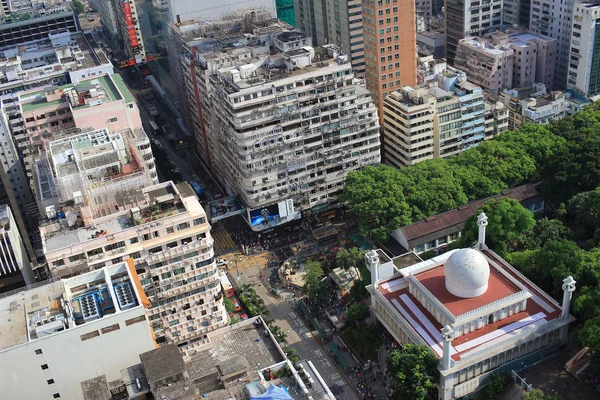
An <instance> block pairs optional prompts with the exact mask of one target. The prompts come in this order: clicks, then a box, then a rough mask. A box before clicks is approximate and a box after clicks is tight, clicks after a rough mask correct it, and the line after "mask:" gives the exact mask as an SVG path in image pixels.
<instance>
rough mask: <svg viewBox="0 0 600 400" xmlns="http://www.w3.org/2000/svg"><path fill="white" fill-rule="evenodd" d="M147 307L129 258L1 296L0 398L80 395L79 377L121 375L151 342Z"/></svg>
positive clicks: (133, 383)
mask: <svg viewBox="0 0 600 400" xmlns="http://www.w3.org/2000/svg"><path fill="white" fill-rule="evenodd" d="M148 306H149V303H148V300H147V298H146V296H145V295H144V292H143V290H142V289H141V287H140V284H139V279H138V278H137V276H136V272H135V268H134V265H133V262H132V261H131V260H127V261H121V262H118V263H114V264H113V265H111V266H107V267H102V268H99V269H97V270H95V271H91V272H88V273H85V274H82V275H79V276H76V277H73V278H70V279H64V280H58V281H54V282H50V283H47V284H45V285H42V286H37V287H35V288H33V289H30V290H25V291H21V292H17V293H14V294H11V295H9V296H5V297H3V298H1V299H0V321H1V323H0V329H2V331H3V332H4V333H3V334H2V335H1V336H0V360H2V362H0V386H2V395H3V397H5V398H7V399H40V398H44V399H52V398H55V399H59V398H60V399H83V398H84V395H83V388H82V386H83V385H82V382H83V381H86V380H89V379H92V378H97V377H98V376H101V375H105V378H106V379H107V380H108V381H111V382H112V381H117V380H122V379H123V377H122V375H121V374H122V370H126V369H127V368H128V367H131V366H133V365H136V364H139V354H140V353H143V352H146V351H150V350H153V349H154V347H155V342H154V340H153V338H152V332H151V330H150V326H149V324H148V319H147V317H146V315H145V311H144V309H145V307H148ZM129 384H130V385H133V386H136V382H135V379H133V382H131V381H130V382H129ZM138 384H139V383H138ZM105 385H106V381H105Z"/></svg>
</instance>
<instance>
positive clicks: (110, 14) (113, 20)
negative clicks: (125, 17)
mask: <svg viewBox="0 0 600 400" xmlns="http://www.w3.org/2000/svg"><path fill="white" fill-rule="evenodd" d="M95 9H97V10H98V14H100V22H101V23H102V27H103V28H104V34H105V35H107V36H109V37H112V38H113V39H115V40H118V39H119V38H120V37H121V32H120V30H119V20H118V19H117V12H116V10H115V2H114V1H112V0H100V1H98V2H97V3H96V4H95Z"/></svg>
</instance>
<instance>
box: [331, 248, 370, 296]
mask: <svg viewBox="0 0 600 400" xmlns="http://www.w3.org/2000/svg"><path fill="white" fill-rule="evenodd" d="M365 254H366V251H363V250H360V249H359V248H358V247H352V248H349V249H342V250H340V251H339V252H338V253H337V254H336V256H335V266H336V267H338V268H343V269H345V270H346V271H352V269H351V268H356V269H358V271H359V273H360V277H354V278H355V279H354V285H353V286H352V288H351V289H350V295H351V296H352V298H353V299H354V300H356V301H362V300H364V299H366V298H368V297H369V292H368V291H367V289H366V287H367V286H368V285H370V284H371V273H370V272H369V270H368V269H367V265H366V264H365Z"/></svg>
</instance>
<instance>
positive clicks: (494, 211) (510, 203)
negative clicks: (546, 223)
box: [452, 198, 535, 255]
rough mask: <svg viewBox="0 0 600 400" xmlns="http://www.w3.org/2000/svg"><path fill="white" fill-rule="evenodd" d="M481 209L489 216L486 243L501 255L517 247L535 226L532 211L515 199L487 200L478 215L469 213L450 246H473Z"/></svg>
mask: <svg viewBox="0 0 600 400" xmlns="http://www.w3.org/2000/svg"><path fill="white" fill-rule="evenodd" d="M481 212H484V213H485V215H487V217H488V226H487V228H486V237H485V240H486V244H487V246H488V247H489V248H491V249H492V250H494V251H496V252H497V253H498V254H500V255H504V254H506V253H507V252H508V251H509V250H513V249H516V248H517V247H519V244H520V243H522V242H523V241H524V240H525V238H526V235H527V234H528V233H529V232H530V231H531V229H532V228H533V226H534V225H535V219H534V218H533V213H532V212H531V211H529V210H528V209H526V208H525V207H523V206H522V205H521V204H520V203H519V202H518V201H516V200H514V199H507V198H504V199H500V200H490V201H488V202H487V203H485V204H484V205H483V206H482V207H481V208H480V209H479V210H478V211H477V214H474V215H471V216H470V217H469V218H468V219H467V221H466V222H465V227H464V229H463V231H462V235H461V237H460V238H459V239H458V240H457V241H456V242H454V243H452V247H453V248H462V247H469V246H472V245H473V244H474V243H475V242H476V241H477V235H478V230H479V226H478V225H477V216H478V215H479V214H480V213H481Z"/></svg>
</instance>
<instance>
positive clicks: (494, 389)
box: [478, 372, 512, 400]
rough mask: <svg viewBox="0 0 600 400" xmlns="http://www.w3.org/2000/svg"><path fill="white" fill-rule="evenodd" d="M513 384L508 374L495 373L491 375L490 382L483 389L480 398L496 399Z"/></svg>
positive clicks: (482, 399)
mask: <svg viewBox="0 0 600 400" xmlns="http://www.w3.org/2000/svg"><path fill="white" fill-rule="evenodd" d="M511 382H512V378H511V376H510V374H509V373H508V372H494V373H492V374H491V375H490V381H489V382H488V384H487V385H485V386H484V387H483V389H481V392H480V394H479V396H478V398H479V399H481V400H491V399H495V398H496V397H497V396H498V395H499V394H500V393H502V392H503V391H504V389H506V388H507V387H508V385H510V383H511Z"/></svg>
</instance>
